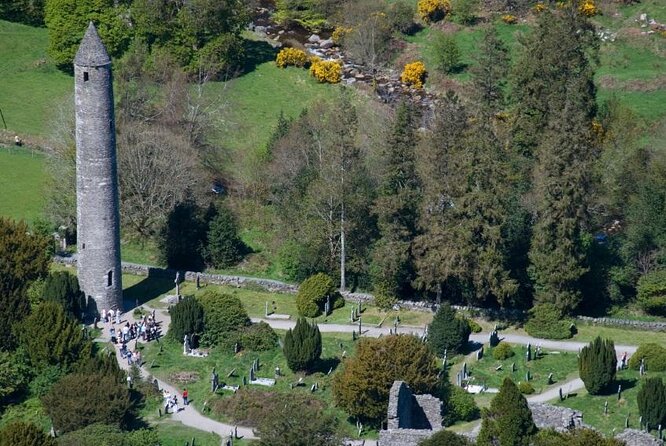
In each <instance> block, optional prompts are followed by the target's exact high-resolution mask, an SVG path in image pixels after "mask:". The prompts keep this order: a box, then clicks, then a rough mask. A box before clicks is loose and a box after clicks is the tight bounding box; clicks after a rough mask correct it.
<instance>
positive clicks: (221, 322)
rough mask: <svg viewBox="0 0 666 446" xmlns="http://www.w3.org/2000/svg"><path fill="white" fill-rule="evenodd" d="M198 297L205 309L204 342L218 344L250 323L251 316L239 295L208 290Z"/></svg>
mask: <svg viewBox="0 0 666 446" xmlns="http://www.w3.org/2000/svg"><path fill="white" fill-rule="evenodd" d="M198 299H199V302H201V305H202V306H203V309H204V334H203V336H202V338H201V341H202V343H203V344H205V345H218V344H219V343H221V342H223V341H224V340H225V338H226V337H228V335H229V334H230V333H236V332H237V331H238V330H241V329H242V328H243V327H247V326H248V325H250V318H249V317H248V315H247V312H246V311H245V308H244V307H243V304H242V303H241V301H240V299H239V298H238V297H236V296H231V295H229V294H222V293H218V292H216V291H212V290H206V291H204V292H203V293H202V294H201V296H199V297H198Z"/></svg>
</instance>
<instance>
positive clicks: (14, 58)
mask: <svg viewBox="0 0 666 446" xmlns="http://www.w3.org/2000/svg"><path fill="white" fill-rule="evenodd" d="M47 44H48V36H47V31H46V28H35V27H31V26H26V25H20V24H17V23H10V22H6V21H4V20H0V54H1V55H2V57H0V79H2V81H1V82H0V109H2V113H3V115H4V117H5V121H6V122H7V128H8V129H9V130H11V131H15V132H17V133H18V134H19V135H31V136H34V137H40V138H44V137H47V136H48V135H49V133H50V131H51V123H52V121H53V120H54V119H55V118H56V116H57V113H58V104H59V103H61V102H63V101H69V100H71V97H70V96H71V94H73V85H74V82H73V80H72V78H71V77H69V76H67V75H66V74H63V73H62V72H60V71H58V70H57V69H56V68H55V65H53V63H51V62H50V61H49V59H48V57H47V56H46V47H47ZM2 170H3V175H4V169H2Z"/></svg>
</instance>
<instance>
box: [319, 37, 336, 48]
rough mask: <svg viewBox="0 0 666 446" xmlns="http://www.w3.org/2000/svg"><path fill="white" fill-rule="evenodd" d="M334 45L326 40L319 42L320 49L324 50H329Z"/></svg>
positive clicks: (329, 40) (331, 41)
mask: <svg viewBox="0 0 666 446" xmlns="http://www.w3.org/2000/svg"><path fill="white" fill-rule="evenodd" d="M334 45H335V44H334V43H333V40H331V39H326V40H322V41H320V42H319V46H320V47H321V48H323V49H325V50H326V49H329V48H333V46H334Z"/></svg>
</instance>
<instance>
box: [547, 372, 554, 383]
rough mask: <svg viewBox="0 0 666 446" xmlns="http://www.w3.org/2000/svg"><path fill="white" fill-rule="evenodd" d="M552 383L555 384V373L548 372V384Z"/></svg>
mask: <svg viewBox="0 0 666 446" xmlns="http://www.w3.org/2000/svg"><path fill="white" fill-rule="evenodd" d="M551 384H553V374H552V373H549V374H548V385H551Z"/></svg>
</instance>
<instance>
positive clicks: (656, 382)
mask: <svg viewBox="0 0 666 446" xmlns="http://www.w3.org/2000/svg"><path fill="white" fill-rule="evenodd" d="M636 399H637V402H638V412H639V413H640V414H641V416H642V417H643V422H644V423H645V424H648V425H649V427H650V428H656V427H657V426H660V425H666V386H665V385H664V382H663V381H662V379H661V378H660V377H653V378H647V379H646V380H645V381H643V385H642V386H641V388H640V390H639V391H638V396H637V397H636ZM641 427H642V426H641Z"/></svg>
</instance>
